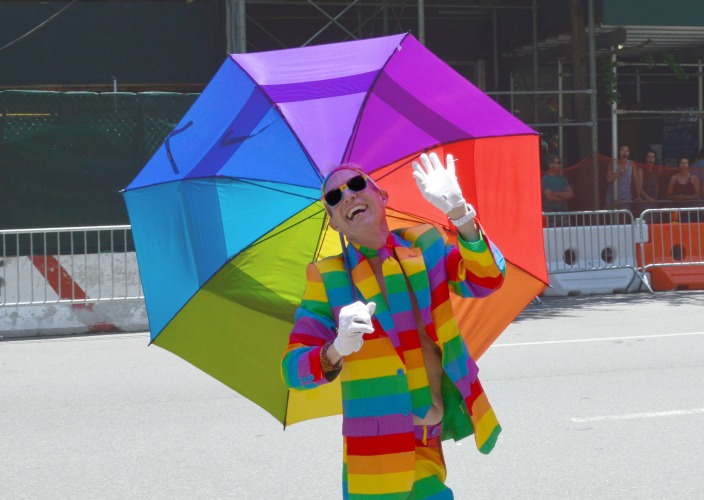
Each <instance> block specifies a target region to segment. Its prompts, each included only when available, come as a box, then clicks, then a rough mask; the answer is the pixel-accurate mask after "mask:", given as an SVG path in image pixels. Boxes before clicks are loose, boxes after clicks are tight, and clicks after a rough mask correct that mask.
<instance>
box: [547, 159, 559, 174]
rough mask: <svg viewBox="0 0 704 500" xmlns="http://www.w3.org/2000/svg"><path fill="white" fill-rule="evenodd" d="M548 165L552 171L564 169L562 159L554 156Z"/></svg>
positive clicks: (556, 171) (554, 172)
mask: <svg viewBox="0 0 704 500" xmlns="http://www.w3.org/2000/svg"><path fill="white" fill-rule="evenodd" d="M548 166H549V167H550V171H551V173H553V174H556V173H558V172H560V171H561V170H562V160H560V159H559V158H553V160H552V161H551V162H550V163H549V164H548Z"/></svg>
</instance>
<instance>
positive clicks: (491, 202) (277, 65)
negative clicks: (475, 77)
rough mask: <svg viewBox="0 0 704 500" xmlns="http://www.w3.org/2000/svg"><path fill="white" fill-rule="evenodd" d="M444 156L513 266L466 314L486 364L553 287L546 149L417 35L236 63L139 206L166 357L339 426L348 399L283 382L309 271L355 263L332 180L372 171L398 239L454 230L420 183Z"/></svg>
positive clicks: (214, 86) (150, 171)
mask: <svg viewBox="0 0 704 500" xmlns="http://www.w3.org/2000/svg"><path fill="white" fill-rule="evenodd" d="M429 150H434V151H437V152H438V154H439V155H440V157H441V158H444V154H445V153H452V154H453V155H455V157H456V158H458V161H457V173H458V178H459V181H460V184H461V185H462V188H463V192H464V195H465V198H466V199H467V200H468V201H469V202H471V203H472V204H473V205H474V206H475V208H476V209H477V212H478V214H479V217H480V219H481V220H482V222H483V225H484V226H485V228H487V231H488V232H489V234H490V237H491V238H492V240H493V241H494V242H495V243H496V244H497V246H498V247H499V248H500V249H501V251H502V253H503V254H504V256H505V258H506V260H507V276H506V280H505V284H504V286H503V287H502V289H501V290H500V291H499V292H497V293H495V294H493V295H491V296H490V297H489V298H485V299H481V300H472V299H470V300H464V301H457V302H456V303H455V306H456V312H457V315H458V317H459V320H460V325H461V329H462V331H463V335H464V336H465V337H466V338H467V341H468V344H469V346H470V350H471V352H472V353H473V355H474V356H475V357H478V356H479V355H481V353H482V352H484V350H486V348H487V347H488V346H489V345H490V344H491V342H493V340H495V338H496V337H497V336H498V335H499V334H500V333H501V331H502V330H503V329H504V328H505V327H506V325H508V324H509V323H510V322H511V321H512V320H513V318H514V317H515V316H516V315H517V314H518V313H519V312H520V311H521V310H522V309H523V307H524V306H525V305H526V304H527V303H528V302H529V301H530V300H531V299H532V298H534V297H535V296H536V295H537V294H538V293H540V291H542V289H543V288H544V286H545V283H546V282H547V271H546V267H545V260H544V257H543V242H542V229H541V211H540V180H539V171H540V170H539V166H538V138H537V135H536V134H535V132H533V131H532V130H531V129H530V128H528V127H527V126H526V125H524V124H523V123H521V122H520V121H519V120H517V119H516V118H514V117H513V116H512V115H510V114H509V113H508V112H507V111H506V110H504V109H503V108H502V107H501V106H499V105H498V104H496V103H495V102H494V101H493V100H492V99H490V98H489V97H488V96H486V95H485V94H483V93H482V92H481V91H480V90H478V89H477V88H476V87H474V86H473V85H472V84H471V83H469V82H468V81H467V80H465V79H464V78H462V77H461V76H460V75H459V74H457V73H456V72H455V71H454V70H452V69H451V68H450V67H449V66H447V65H446V64H445V63H443V62H442V61H441V60H439V59H438V58H437V57H436V56H435V55H433V54H432V53H431V52H429V51H428V50H427V49H426V48H425V47H423V46H422V45H421V44H420V43H419V42H418V41H417V40H416V39H415V38H413V37H412V36H411V35H409V34H404V35H395V36H389V37H383V38H375V39H368V40H361V41H354V42H344V43H337V44H329V45H320V46H313V47H305V48H299V49H287V50H280V51H273V52H263V53H254V54H236V55H230V56H229V57H228V58H227V60H226V61H225V63H224V64H223V65H222V67H221V68H220V70H219V71H218V72H217V74H216V75H215V77H214V78H213V80H212V81H211V82H210V83H209V84H208V86H207V87H206V89H205V90H204V92H203V93H202V95H201V96H200V97H199V98H198V100H197V101H196V102H195V103H194V104H193V106H192V108H191V109H190V110H189V111H188V112H187V113H186V115H185V116H184V117H183V119H182V120H181V122H180V123H179V124H178V125H177V126H176V128H175V129H174V130H173V132H172V133H171V134H169V136H168V137H167V139H166V140H165V141H164V144H163V145H162V146H161V147H160V148H159V149H158V150H157V152H156V153H155V154H154V156H153V157H152V158H151V160H150V161H149V162H148V163H147V165H146V166H145V167H144V169H143V170H142V172H140V174H139V175H138V176H137V177H136V178H135V179H134V181H133V182H132V183H131V184H130V185H129V186H128V187H127V188H126V189H125V192H124V197H125V201H126V203H127V208H128V212H129V216H130V221H131V224H132V231H133V236H134V241H135V245H136V249H137V258H138V262H139V268H140V273H141V275H142V283H143V288H144V293H145V298H146V306H147V312H148V315H149V325H150V330H151V338H152V342H153V343H154V344H156V345H159V346H161V347H163V348H165V349H167V350H169V351H172V352H174V353H175V354H177V355H178V356H180V357H182V358H183V359H185V360H186V361H188V362H190V363H192V364H194V365H195V366H197V367H198V368H200V369H202V370H204V371H205V372H207V373H209V374H210V375H212V376H213V377H215V378H217V379H218V380H220V381H222V382H223V383H225V384H226V385H228V386H230V387H231V388H233V389H234V390H236V391H238V392H239V393H241V394H242V395H244V396H245V397H247V398H249V399H251V400H252V401H254V402H255V403H257V404H258V405H260V406H261V407H262V408H264V409H265V410H266V411H268V412H269V413H271V414H272V415H273V416H274V417H276V418H277V419H278V420H280V421H281V422H283V423H284V424H291V423H294V422H298V421H301V420H305V419H309V418H314V417H318V416H325V415H330V414H335V413H339V412H340V411H341V402H340V400H341V398H340V397H339V395H337V394H336V393H339V391H340V387H339V383H332V384H327V385H325V386H323V387H321V388H319V389H315V390H312V391H300V392H299V391H291V392H290V394H289V391H287V389H286V388H285V386H284V385H283V382H282V380H281V376H280V368H279V363H280V359H281V355H282V353H283V351H284V348H285V346H286V343H287V339H288V334H289V332H290V331H291V328H292V326H293V313H294V310H295V308H296V307H297V305H298V303H299V301H300V298H301V296H302V294H303V290H304V288H305V267H306V264H307V263H309V262H311V261H313V260H316V259H320V258H324V257H326V256H329V255H334V254H338V253H340V243H339V239H338V236H337V234H336V233H334V231H333V230H332V229H330V228H329V227H328V224H327V216H326V213H325V210H324V208H323V206H322V204H321V202H320V191H319V189H320V183H321V180H322V179H323V178H324V176H325V175H326V174H327V173H329V172H330V171H331V170H332V169H334V168H335V167H336V166H338V165H340V164H342V163H349V162H351V163H355V164H358V165H360V166H361V167H362V168H363V169H364V170H365V171H366V172H368V173H370V175H371V176H372V177H373V178H374V179H376V180H377V182H378V183H379V185H380V186H381V187H382V188H383V189H386V190H387V191H388V192H389V197H390V201H389V205H388V213H389V220H390V225H391V226H392V227H402V226H408V225H412V224H415V223H417V222H422V221H430V222H434V223H437V224H441V225H444V226H446V227H447V225H448V221H447V219H446V218H445V217H444V215H443V214H441V213H438V211H437V210H436V209H434V208H433V207H432V206H430V205H429V204H428V203H427V202H425V200H423V199H422V197H421V196H420V194H419V193H418V191H417V188H416V186H415V182H414V180H413V178H412V175H411V172H412V169H411V167H410V163H411V161H412V160H414V159H416V158H417V155H418V154H419V153H420V152H423V151H429Z"/></svg>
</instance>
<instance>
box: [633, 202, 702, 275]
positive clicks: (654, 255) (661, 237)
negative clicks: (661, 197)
mask: <svg viewBox="0 0 704 500" xmlns="http://www.w3.org/2000/svg"><path fill="white" fill-rule="evenodd" d="M641 218H642V219H644V220H645V221H647V223H648V226H649V236H650V238H649V240H644V241H643V243H641V244H640V254H639V255H640V266H641V269H642V270H643V271H644V272H649V271H652V270H653V269H656V268H678V267H687V266H704V251H703V248H702V247H704V206H702V207H688V208H656V209H649V210H645V211H643V213H642V214H641Z"/></svg>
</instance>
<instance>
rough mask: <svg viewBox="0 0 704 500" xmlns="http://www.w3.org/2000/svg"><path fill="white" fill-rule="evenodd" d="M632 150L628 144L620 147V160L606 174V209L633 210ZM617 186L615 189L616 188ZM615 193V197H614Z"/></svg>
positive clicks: (615, 161) (614, 162)
mask: <svg viewBox="0 0 704 500" xmlns="http://www.w3.org/2000/svg"><path fill="white" fill-rule="evenodd" d="M630 154H631V149H630V148H629V147H628V145H627V144H621V145H620V146H619V147H618V159H616V160H614V161H613V162H612V163H611V168H609V170H608V171H607V172H606V181H607V182H608V183H609V186H608V187H607V188H606V208H615V209H619V208H625V209H627V210H630V209H631V203H632V202H633V191H632V189H631V185H632V184H633V162H631V160H629V159H628V157H629V156H630ZM614 186H615V187H614ZM614 193H615V195H614Z"/></svg>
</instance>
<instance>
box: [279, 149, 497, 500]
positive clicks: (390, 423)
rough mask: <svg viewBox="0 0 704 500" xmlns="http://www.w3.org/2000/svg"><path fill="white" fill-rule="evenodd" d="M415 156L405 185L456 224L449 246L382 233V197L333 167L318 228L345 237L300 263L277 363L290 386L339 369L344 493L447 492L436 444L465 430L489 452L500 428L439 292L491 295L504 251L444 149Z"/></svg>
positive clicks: (419, 230) (429, 495)
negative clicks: (301, 285)
mask: <svg viewBox="0 0 704 500" xmlns="http://www.w3.org/2000/svg"><path fill="white" fill-rule="evenodd" d="M420 160H421V162H422V164H423V165H422V166H421V165H420V164H418V163H417V162H414V163H413V169H414V173H413V175H414V177H415V179H416V183H417V184H418V187H419V189H420V191H421V193H422V194H423V196H424V198H425V199H426V200H428V201H429V202H431V203H432V204H433V205H434V206H436V207H437V208H439V209H440V210H442V211H443V212H445V213H446V214H447V216H448V217H449V218H450V221H451V222H452V224H454V226H455V227H456V228H457V232H458V235H459V238H458V245H457V246H455V245H452V244H449V243H448V242H447V238H446V236H445V234H444V233H443V232H442V230H439V229H437V228H435V227H434V226H432V225H430V224H426V225H421V226H417V227H413V228H409V229H403V230H398V231H393V232H391V231H389V228H388V225H387V222H386V218H385V206H386V203H387V201H388V195H387V193H386V192H385V191H383V190H380V189H379V188H378V186H377V185H376V184H375V183H374V181H373V180H372V179H371V178H369V177H368V176H367V175H366V174H365V173H364V172H363V171H361V170H358V169H356V168H353V167H350V166H342V167H339V168H338V169H336V170H334V171H333V172H332V173H331V174H330V175H329V176H328V177H327V179H326V180H325V182H323V186H322V188H321V189H322V194H323V200H324V204H325V207H326V210H327V212H328V214H329V216H330V225H331V226H332V227H333V229H335V230H337V231H339V232H340V233H342V234H343V235H345V237H346V238H347V240H348V242H349V243H350V245H349V246H348V247H347V250H346V252H344V253H343V255H339V256H335V257H331V258H327V259H323V260H321V261H318V262H314V263H311V264H310V265H309V266H308V269H307V287H306V291H305V293H304V296H303V299H302V301H301V304H300V306H299V308H298V310H297V311H296V315H295V321H296V323H295V326H294V328H293V331H292V332H291V335H290V337H289V344H288V347H287V349H286V352H285V354H284V358H283V361H282V374H283V378H284V381H285V383H286V384H287V386H288V387H290V388H292V389H296V390H305V389H311V388H314V387H318V386H319V385H321V384H325V383H328V382H330V381H332V380H334V379H335V378H336V377H338V376H339V377H340V381H341V385H342V399H343V401H342V406H343V424H342V434H343V438H344V459H343V498H346V499H350V500H371V499H375V500H377V499H378V500H383V499H387V500H392V499H393V500H396V499H406V498H409V499H410V498H412V499H420V498H424V499H438V500H439V499H451V498H453V494H452V491H451V490H450V488H448V487H447V486H446V485H445V477H446V469H445V461H444V458H443V453H442V444H441V442H442V440H443V439H449V438H453V439H455V440H459V439H462V438H464V437H466V436H469V435H471V434H472V433H473V434H474V435H475V441H476V444H477V447H478V449H479V450H480V451H481V452H483V453H488V452H489V451H491V449H492V448H493V446H494V444H495V443H496V439H497V437H498V434H499V432H500V431H501V427H500V426H499V424H498V422H497V420H496V417H495V416H494V412H493V410H492V409H491V406H490V405H489V402H488V400H487V398H486V396H485V395H484V392H483V390H482V386H481V384H480V383H479V379H478V378H477V374H478V368H477V365H476V364H475V362H474V361H473V360H472V358H471V357H470V355H469V353H468V351H467V347H466V345H465V343H464V340H463V339H462V337H461V335H460V332H459V329H458V326H457V323H456V321H455V318H454V313H453V310H452V304H451V302H450V292H451V291H452V292H454V293H456V294H458V295H460V296H462V297H483V296H486V295H488V294H490V293H491V292H493V291H494V290H496V289H498V288H499V287H500V286H501V284H502V282H503V278H504V274H505V263H504V259H503V257H502V256H501V253H500V252H499V251H498V249H497V248H495V247H494V246H493V245H492V244H491V243H490V242H489V240H488V239H487V237H486V235H485V234H484V232H483V230H482V229H481V227H480V226H479V224H478V223H477V222H476V221H475V218H474V217H475V212H474V209H473V208H472V206H471V205H469V204H468V203H466V202H465V200H464V198H463V196H462V192H461V190H460V187H459V184H458V182H457V178H456V175H455V166H454V159H453V158H452V155H447V161H446V164H447V168H445V167H444V166H443V165H442V163H441V161H440V160H439V159H438V157H437V155H435V154H434V153H431V154H430V156H428V155H425V154H423V155H421V157H420ZM350 279H351V280H352V282H353V283H354V286H350Z"/></svg>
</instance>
